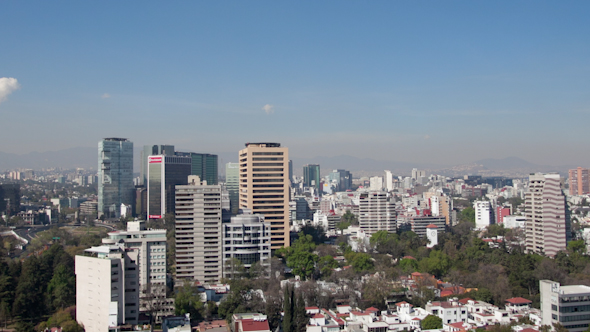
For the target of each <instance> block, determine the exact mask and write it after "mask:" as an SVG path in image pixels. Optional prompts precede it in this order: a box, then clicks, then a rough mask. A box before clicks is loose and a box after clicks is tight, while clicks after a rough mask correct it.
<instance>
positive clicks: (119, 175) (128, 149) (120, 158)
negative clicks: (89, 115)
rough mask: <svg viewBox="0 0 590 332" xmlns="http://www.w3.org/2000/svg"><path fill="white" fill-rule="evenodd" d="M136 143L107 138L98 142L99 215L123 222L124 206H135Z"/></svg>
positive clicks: (123, 139)
mask: <svg viewBox="0 0 590 332" xmlns="http://www.w3.org/2000/svg"><path fill="white" fill-rule="evenodd" d="M134 190H135V187H134V186H133V142H130V141H129V140H127V139H125V138H105V139H103V140H102V141H100V142H98V214H99V215H103V214H104V215H105V217H106V218H119V217H120V216H121V204H125V205H132V203H133V200H134Z"/></svg>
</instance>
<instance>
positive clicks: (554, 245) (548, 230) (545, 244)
mask: <svg viewBox="0 0 590 332" xmlns="http://www.w3.org/2000/svg"><path fill="white" fill-rule="evenodd" d="M524 206H525V217H526V250H527V252H528V253H537V254H545V255H547V256H550V257H553V256H555V254H557V253H558V252H559V251H561V250H565V249H566V246H567V242H568V241H569V240H570V238H571V236H570V220H569V213H568V210H567V204H566V202H565V195H564V194H563V192H562V191H561V178H560V176H559V174H541V173H535V174H531V175H530V176H529V187H528V189H527V191H526V193H525V199H524Z"/></svg>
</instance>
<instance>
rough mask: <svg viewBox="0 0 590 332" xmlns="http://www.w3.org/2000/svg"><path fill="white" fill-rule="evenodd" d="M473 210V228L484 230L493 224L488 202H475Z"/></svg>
mask: <svg viewBox="0 0 590 332" xmlns="http://www.w3.org/2000/svg"><path fill="white" fill-rule="evenodd" d="M473 209H474V210H475V228H477V229H484V228H486V227H488V226H489V225H491V224H493V221H494V218H493V217H492V207H491V205H490V201H475V202H473Z"/></svg>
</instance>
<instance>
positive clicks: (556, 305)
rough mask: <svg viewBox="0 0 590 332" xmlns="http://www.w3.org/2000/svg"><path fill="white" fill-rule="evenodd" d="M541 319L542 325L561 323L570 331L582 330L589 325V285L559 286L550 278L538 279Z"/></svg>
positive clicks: (577, 331) (580, 331)
mask: <svg viewBox="0 0 590 332" xmlns="http://www.w3.org/2000/svg"><path fill="white" fill-rule="evenodd" d="M539 284H540V287H539V288H540V289H539V290H540V293H541V321H542V324H543V325H548V326H553V324H554V323H559V324H561V325H563V327H565V328H566V329H568V330H569V331H571V332H582V331H586V330H587V329H588V326H589V325H590V287H588V286H584V285H571V286H561V285H560V284H559V283H558V282H555V281H551V280H540V281H539Z"/></svg>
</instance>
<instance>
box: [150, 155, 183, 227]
mask: <svg viewBox="0 0 590 332" xmlns="http://www.w3.org/2000/svg"><path fill="white" fill-rule="evenodd" d="M190 173H191V158H189V157H181V156H164V155H159V156H149V157H148V183H147V190H148V192H147V196H148V203H147V205H148V210H147V214H148V219H160V218H163V217H164V215H165V214H166V213H174V208H175V196H174V195H175V186H176V185H185V184H187V183H188V176H189V175H190Z"/></svg>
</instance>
